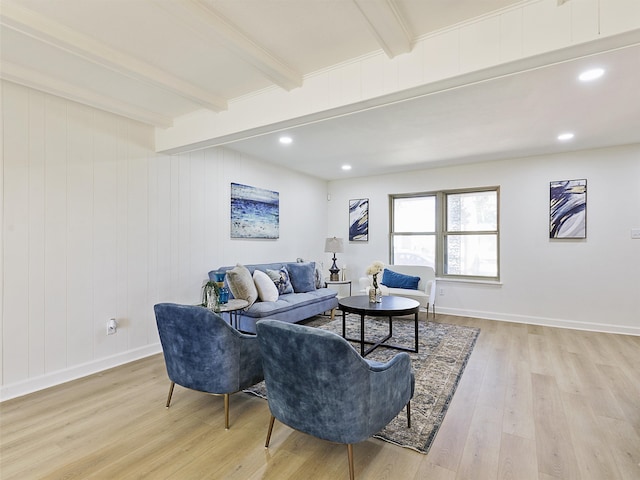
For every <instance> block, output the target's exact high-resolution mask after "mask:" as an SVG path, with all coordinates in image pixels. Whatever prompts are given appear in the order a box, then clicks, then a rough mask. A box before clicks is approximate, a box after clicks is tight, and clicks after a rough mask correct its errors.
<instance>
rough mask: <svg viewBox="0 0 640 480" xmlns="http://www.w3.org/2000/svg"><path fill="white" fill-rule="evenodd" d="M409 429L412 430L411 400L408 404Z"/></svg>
mask: <svg viewBox="0 0 640 480" xmlns="http://www.w3.org/2000/svg"><path fill="white" fill-rule="evenodd" d="M407 428H411V400H409V401H408V402H407Z"/></svg>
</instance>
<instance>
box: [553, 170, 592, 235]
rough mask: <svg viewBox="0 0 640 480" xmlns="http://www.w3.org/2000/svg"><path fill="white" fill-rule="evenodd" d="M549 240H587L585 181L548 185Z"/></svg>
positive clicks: (568, 181)
mask: <svg viewBox="0 0 640 480" xmlns="http://www.w3.org/2000/svg"><path fill="white" fill-rule="evenodd" d="M549 238H587V180H586V179H582V180H559V181H555V182H551V183H550V185H549Z"/></svg>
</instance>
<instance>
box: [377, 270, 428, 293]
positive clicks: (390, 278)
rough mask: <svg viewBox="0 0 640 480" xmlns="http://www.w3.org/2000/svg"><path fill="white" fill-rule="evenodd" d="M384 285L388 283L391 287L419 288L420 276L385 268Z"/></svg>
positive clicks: (383, 274)
mask: <svg viewBox="0 0 640 480" xmlns="http://www.w3.org/2000/svg"><path fill="white" fill-rule="evenodd" d="M380 283H382V285H386V286H387V287H389V288H403V289H405V290H417V289H418V283H420V277H414V276H413V275H404V274H402V273H398V272H394V271H393V270H389V269H388V268H385V269H384V272H383V273H382V281H381V282H380Z"/></svg>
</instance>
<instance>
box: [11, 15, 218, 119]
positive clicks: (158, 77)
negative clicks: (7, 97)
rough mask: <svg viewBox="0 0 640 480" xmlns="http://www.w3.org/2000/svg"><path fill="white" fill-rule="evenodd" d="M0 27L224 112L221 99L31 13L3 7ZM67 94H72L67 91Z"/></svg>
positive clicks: (200, 104) (202, 105) (53, 21)
mask: <svg viewBox="0 0 640 480" xmlns="http://www.w3.org/2000/svg"><path fill="white" fill-rule="evenodd" d="M0 24H1V25H3V26H4V27H7V28H10V29H12V30H15V31H17V32H20V33H23V34H25V35H29V36H31V37H33V38H36V39H38V40H40V41H41V42H44V43H47V44H49V45H52V46H54V47H56V48H59V49H61V50H64V51H66V52H69V53H71V54H73V55H75V56H77V57H79V58H82V59H84V60H87V61H90V62H93V63H95V64H97V65H99V66H101V67H105V68H108V69H110V70H112V71H114V72H116V73H119V74H122V75H125V76H127V77H129V78H132V79H134V80H137V81H141V82H144V83H147V84H149V85H154V86H156V87H159V88H162V89H164V90H166V91H168V92H169V93H171V94H174V95H177V96H179V97H182V98H184V99H186V100H189V101H191V102H193V103H195V104H196V105H199V106H200V107H202V108H206V109H209V110H213V111H215V112H219V111H222V110H226V108H227V102H226V100H225V99H223V98H220V97H218V96H217V95H214V94H212V93H210V92H207V91H205V90H203V89H202V88H199V87H197V86H195V85H192V84H190V83H189V82H186V81H184V80H182V79H181V78H179V77H176V76H174V75H171V74H170V73H168V72H167V71H164V70H161V69H159V68H157V67H155V66H153V65H150V64H148V63H146V62H143V61H141V60H138V59H137V58H134V57H132V56H130V55H127V54H126V53H124V52H122V51H118V50H115V49H113V48H111V47H109V46H107V45H105V44H103V43H101V42H98V41H96V40H94V39H93V38H91V37H89V36H87V35H84V34H82V33H80V32H77V31H75V30H72V29H70V28H68V27H66V26H65V25H62V24H60V23H58V22H56V21H55V20H52V19H49V18H46V17H44V16H43V15H40V14H39V13H37V12H34V11H32V10H27V9H24V8H21V7H19V6H18V5H15V4H8V3H3V4H2V10H1V11H0ZM14 81H15V80H14ZM68 94H69V95H74V94H75V93H74V92H73V91H71V92H68Z"/></svg>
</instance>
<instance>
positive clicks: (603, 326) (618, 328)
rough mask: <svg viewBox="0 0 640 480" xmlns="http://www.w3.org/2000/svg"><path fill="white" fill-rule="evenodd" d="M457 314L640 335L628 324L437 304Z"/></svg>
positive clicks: (440, 310)
mask: <svg viewBox="0 0 640 480" xmlns="http://www.w3.org/2000/svg"><path fill="white" fill-rule="evenodd" d="M438 313H442V314H445V315H456V316H459V317H474V318H482V319H485V320H496V321H500V322H513V323H526V324H529V325H540V326H543V327H557V328H569V329H572V330H585V331H588V332H601V333H617V334H622V335H636V336H640V327H630V326H627V325H612V324H609V323H592V322H578V321H575V320H564V319H559V318H545V317H532V316H527V315H517V314H504V313H496V312H475V311H470V310H462V309H458V308H445V307H438V306H437V305H436V314H438Z"/></svg>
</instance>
